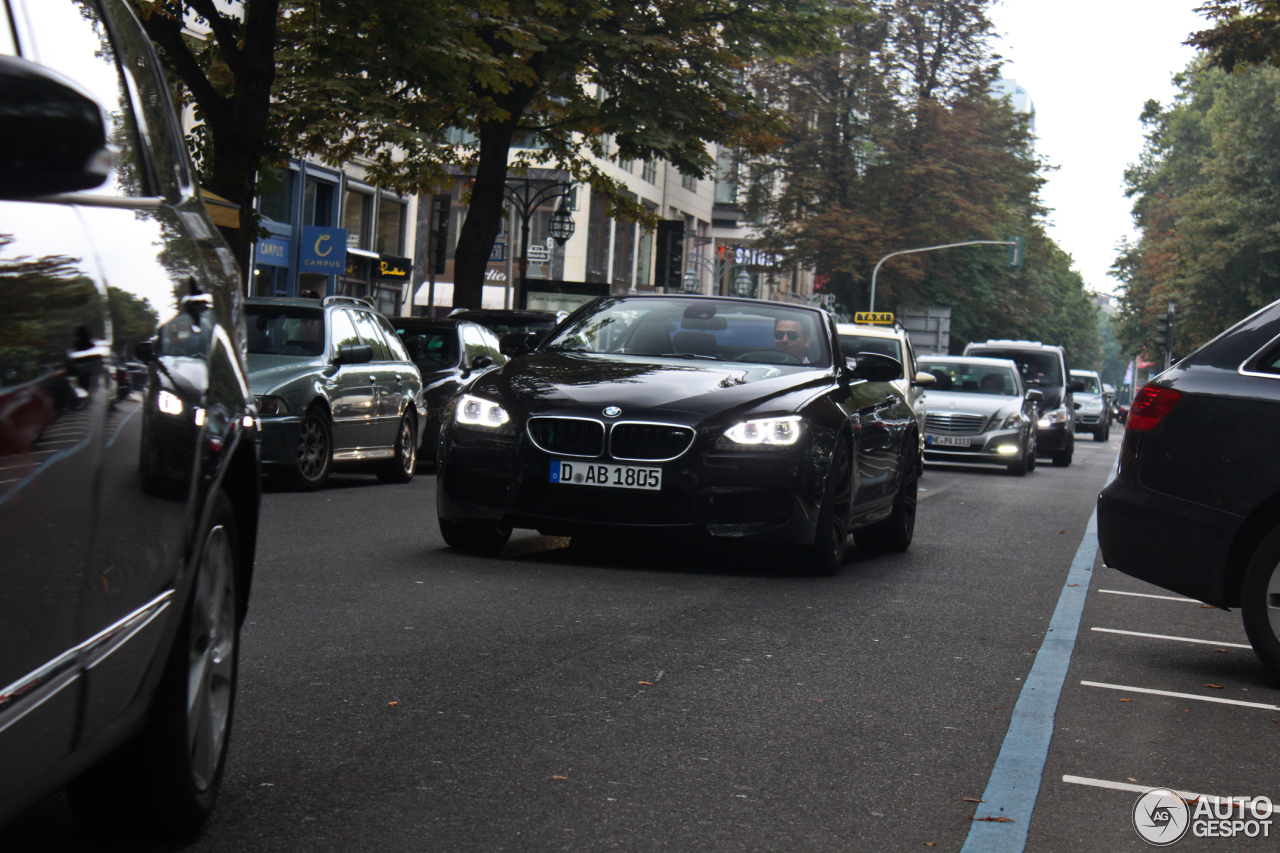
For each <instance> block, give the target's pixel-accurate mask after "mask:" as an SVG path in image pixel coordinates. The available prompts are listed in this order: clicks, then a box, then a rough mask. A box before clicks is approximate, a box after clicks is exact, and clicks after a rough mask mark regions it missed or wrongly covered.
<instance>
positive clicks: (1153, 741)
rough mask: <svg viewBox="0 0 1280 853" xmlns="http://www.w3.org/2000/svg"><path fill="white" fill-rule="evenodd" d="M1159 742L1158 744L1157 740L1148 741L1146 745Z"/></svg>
mask: <svg viewBox="0 0 1280 853" xmlns="http://www.w3.org/2000/svg"><path fill="white" fill-rule="evenodd" d="M1159 742H1160V741H1158V740H1149V741H1147V743H1159Z"/></svg>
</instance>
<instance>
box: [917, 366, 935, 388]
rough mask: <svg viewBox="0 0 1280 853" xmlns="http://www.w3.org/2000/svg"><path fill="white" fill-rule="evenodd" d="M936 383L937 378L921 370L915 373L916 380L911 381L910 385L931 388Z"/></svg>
mask: <svg viewBox="0 0 1280 853" xmlns="http://www.w3.org/2000/svg"><path fill="white" fill-rule="evenodd" d="M937 381H938V377H936V376H934V375H933V374H932V373H925V372H924V371H923V370H921V371H918V372H917V373H916V378H915V379H912V380H911V384H912V385H913V386H915V387H917V388H932V387H933V384H934V383H935V382H937Z"/></svg>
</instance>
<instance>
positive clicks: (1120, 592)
mask: <svg viewBox="0 0 1280 853" xmlns="http://www.w3.org/2000/svg"><path fill="white" fill-rule="evenodd" d="M1098 592H1106V593H1110V594H1111V595H1134V596H1137V597H1138V598H1158V599H1160V600H1161V601H1190V602H1191V603H1192V604H1199V603H1200V602H1198V601H1196V600H1195V599H1194V598H1182V597H1181V596H1177V595H1150V594H1148V593H1145V592H1124V591H1123V590H1119V589H1100V590H1098Z"/></svg>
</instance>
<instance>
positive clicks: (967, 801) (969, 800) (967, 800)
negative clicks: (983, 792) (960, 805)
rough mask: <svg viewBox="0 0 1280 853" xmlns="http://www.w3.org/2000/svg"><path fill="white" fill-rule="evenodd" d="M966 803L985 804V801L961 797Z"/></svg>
mask: <svg viewBox="0 0 1280 853" xmlns="http://www.w3.org/2000/svg"><path fill="white" fill-rule="evenodd" d="M960 799H962V800H964V801H965V802H966V803H985V802H986V800H975V799H974V798H973V797H961V798H960Z"/></svg>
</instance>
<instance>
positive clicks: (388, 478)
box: [378, 415, 418, 483]
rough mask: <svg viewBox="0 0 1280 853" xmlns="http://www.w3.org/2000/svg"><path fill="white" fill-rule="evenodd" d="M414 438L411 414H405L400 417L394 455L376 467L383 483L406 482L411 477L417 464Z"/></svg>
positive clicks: (416, 447) (416, 445)
mask: <svg viewBox="0 0 1280 853" xmlns="http://www.w3.org/2000/svg"><path fill="white" fill-rule="evenodd" d="M415 439H416V436H415V435H414V429H413V416H412V415H405V416H404V417H403V418H401V419H400V429H399V430H398V431H397V432H396V451H395V456H393V457H392V458H391V459H388V460H387V461H386V462H385V463H383V465H382V467H380V468H379V469H378V479H379V480H381V481H382V482H384V483H407V482H409V481H410V480H412V479H413V473H414V471H415V470H416V469H417V465H418V442H417V441H416V440H415Z"/></svg>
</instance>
